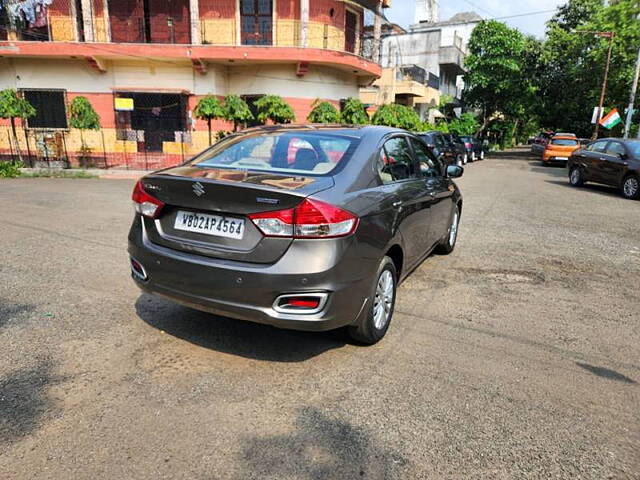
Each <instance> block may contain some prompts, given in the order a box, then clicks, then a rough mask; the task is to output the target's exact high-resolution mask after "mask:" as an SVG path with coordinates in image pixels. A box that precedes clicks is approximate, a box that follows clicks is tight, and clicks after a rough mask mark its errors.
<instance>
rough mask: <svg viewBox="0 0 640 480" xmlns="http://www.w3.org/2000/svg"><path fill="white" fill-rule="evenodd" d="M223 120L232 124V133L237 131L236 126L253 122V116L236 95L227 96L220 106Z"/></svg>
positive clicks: (245, 104) (247, 106) (245, 103)
mask: <svg viewBox="0 0 640 480" xmlns="http://www.w3.org/2000/svg"><path fill="white" fill-rule="evenodd" d="M222 109H223V115H224V119H225V120H227V121H229V122H231V123H233V131H234V132H236V131H238V126H239V125H243V124H245V123H247V122H248V121H249V120H253V114H252V113H251V110H249V105H247V102H245V101H244V100H243V99H242V98H240V97H239V96H238V95H227V96H226V97H224V104H223V105H222Z"/></svg>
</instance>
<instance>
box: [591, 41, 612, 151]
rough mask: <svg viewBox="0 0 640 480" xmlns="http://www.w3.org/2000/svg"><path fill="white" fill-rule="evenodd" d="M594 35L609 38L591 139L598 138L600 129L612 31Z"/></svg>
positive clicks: (609, 61)
mask: <svg viewBox="0 0 640 480" xmlns="http://www.w3.org/2000/svg"><path fill="white" fill-rule="evenodd" d="M595 34H596V36H598V37H604V38H609V50H608V51H607V64H606V66H605V67H604V78H603V79H602V90H601V91H600V103H599V105H598V115H597V116H596V126H595V128H594V129H593V136H592V137H591V140H595V139H596V138H598V130H599V129H600V117H602V108H603V106H604V95H605V92H606V91H607V79H608V78H609V64H610V63H611V48H612V47H613V37H614V35H615V33H614V32H595Z"/></svg>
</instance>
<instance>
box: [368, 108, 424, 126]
mask: <svg viewBox="0 0 640 480" xmlns="http://www.w3.org/2000/svg"><path fill="white" fill-rule="evenodd" d="M371 123H373V124H374V125H386V126H388V127H395V128H404V129H405V130H413V131H417V130H420V127H421V126H422V122H421V121H420V117H419V116H418V114H417V113H416V112H415V110H414V109H413V108H409V107H407V106H405V105H398V104H396V103H390V104H385V105H381V106H380V108H378V110H376V113H374V114H373V118H372V119H371Z"/></svg>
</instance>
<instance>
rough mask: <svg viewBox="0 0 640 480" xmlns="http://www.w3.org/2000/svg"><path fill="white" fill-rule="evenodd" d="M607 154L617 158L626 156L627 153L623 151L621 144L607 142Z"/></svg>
mask: <svg viewBox="0 0 640 480" xmlns="http://www.w3.org/2000/svg"><path fill="white" fill-rule="evenodd" d="M607 153H608V154H609V155H615V156H619V155H624V154H626V153H627V151H626V150H625V149H624V145H622V144H621V143H618V142H609V145H607Z"/></svg>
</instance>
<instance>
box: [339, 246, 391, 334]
mask: <svg viewBox="0 0 640 480" xmlns="http://www.w3.org/2000/svg"><path fill="white" fill-rule="evenodd" d="M397 286H398V273H397V270H396V266H395V264H394V263H393V260H391V258H389V257H384V258H383V259H382V261H381V262H380V265H379V266H378V270H377V271H376V274H375V277H374V282H373V285H372V288H371V294H370V296H369V301H368V302H367V303H368V305H367V306H366V314H363V316H362V318H361V320H360V322H359V323H358V324H357V325H352V326H350V327H349V329H348V331H349V336H350V337H351V338H352V339H353V340H355V341H357V342H360V343H363V344H366V345H373V344H374V343H377V342H379V341H380V340H381V339H382V337H384V335H385V334H386V333H387V330H388V329H389V324H390V323H391V319H392V318H393V309H394V307H395V304H396V291H397Z"/></svg>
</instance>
